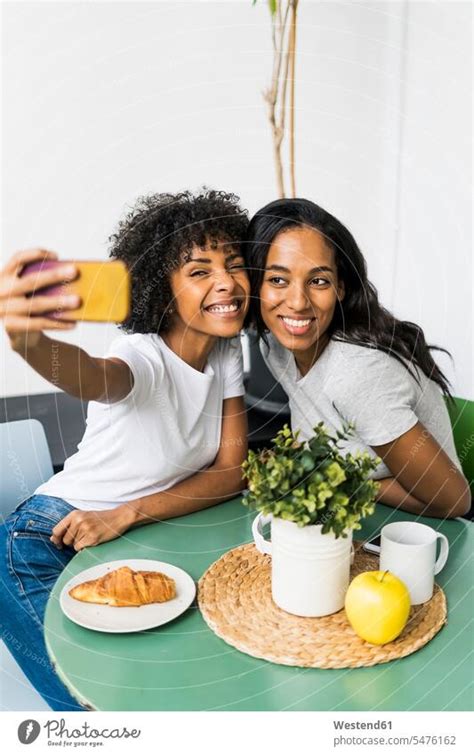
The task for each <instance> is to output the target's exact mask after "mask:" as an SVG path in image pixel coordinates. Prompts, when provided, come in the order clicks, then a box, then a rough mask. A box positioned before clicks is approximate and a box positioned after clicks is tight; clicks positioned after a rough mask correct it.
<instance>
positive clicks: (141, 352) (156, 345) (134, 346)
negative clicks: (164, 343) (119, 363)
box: [107, 333, 163, 365]
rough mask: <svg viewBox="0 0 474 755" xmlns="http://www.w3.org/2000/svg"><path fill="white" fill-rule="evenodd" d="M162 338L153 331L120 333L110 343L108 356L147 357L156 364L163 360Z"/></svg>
mask: <svg viewBox="0 0 474 755" xmlns="http://www.w3.org/2000/svg"><path fill="white" fill-rule="evenodd" d="M160 340H161V339H159V338H158V337H157V336H156V335H154V334H153V333H120V334H119V335H118V336H117V337H116V338H114V340H113V341H112V343H111V344H110V346H109V348H108V350H107V356H118V357H120V355H123V356H128V357H129V358H131V359H133V358H136V359H141V358H146V359H147V360H148V361H149V362H153V364H154V365H156V364H159V363H161V362H162V361H163V354H162V349H161V348H160Z"/></svg>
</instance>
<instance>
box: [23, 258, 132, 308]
mask: <svg viewBox="0 0 474 755" xmlns="http://www.w3.org/2000/svg"><path fill="white" fill-rule="evenodd" d="M64 265H66V266H68V267H69V266H70V267H71V268H74V269H75V270H76V277H75V278H74V279H73V280H71V279H70V278H66V279H63V280H61V279H60V278H59V280H58V282H57V283H56V284H53V285H47V286H42V283H44V277H43V278H42V277H41V276H44V274H45V273H46V272H48V271H50V272H52V271H57V270H59V268H64ZM21 277H22V278H23V277H24V278H25V280H26V279H27V278H31V279H33V278H35V288H34V290H33V291H32V292H31V294H30V296H32V297H36V296H39V297H41V298H42V299H43V300H44V297H51V303H52V304H53V299H54V304H55V306H52V307H51V309H50V311H49V312H48V313H47V316H48V317H50V318H51V319H53V320H62V321H64V320H68V321H71V320H72V321H75V320H84V321H89V322H123V321H124V320H125V319H126V318H127V316H128V313H129V309H130V297H131V283H130V275H129V272H128V270H127V268H126V266H125V264H124V263H123V262H121V261H120V260H114V261H112V262H73V261H68V262H65V261H59V260H54V259H53V260H52V259H43V260H41V261H38V262H31V263H29V264H27V265H26V266H25V267H24V268H23V270H22V272H21ZM38 286H40V287H38ZM73 297H76V298H75V301H76V302H77V304H78V306H76V307H75V308H74V309H71V308H70V307H64V306H61V302H62V301H69V303H71V302H72V301H74V299H73ZM58 302H59V306H58Z"/></svg>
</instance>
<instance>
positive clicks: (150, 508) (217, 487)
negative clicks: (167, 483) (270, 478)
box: [119, 464, 245, 527]
mask: <svg viewBox="0 0 474 755" xmlns="http://www.w3.org/2000/svg"><path fill="white" fill-rule="evenodd" d="M244 487H245V485H244V482H243V478H242V472H241V469H240V467H237V468H235V469H229V467H224V466H222V467H220V466H219V465H217V464H216V465H214V466H212V467H209V468H208V469H205V470H203V471H202V472H198V473H197V474H195V475H192V477H188V478H187V479H185V480H183V481H182V482H179V483H177V484H176V485H173V487H172V488H169V489H168V490H162V491H161V492H159V493H153V494H152V495H148V496H144V497H143V498H137V499H136V500H134V501H129V502H128V503H125V504H122V506H120V507H119V508H120V509H123V514H124V516H125V517H126V518H127V519H128V521H129V526H130V527H134V526H137V525H140V524H148V523H149V522H157V521H161V520H162V519H170V518H171V517H175V516H184V515H185V514H191V513H193V512H194V511H200V510H201V509H206V508H209V507H210V506H214V505H215V504H217V503H221V502H222V501H225V500H228V499H230V498H234V497H235V496H236V495H238V494H239V493H240V491H241V490H243V489H244Z"/></svg>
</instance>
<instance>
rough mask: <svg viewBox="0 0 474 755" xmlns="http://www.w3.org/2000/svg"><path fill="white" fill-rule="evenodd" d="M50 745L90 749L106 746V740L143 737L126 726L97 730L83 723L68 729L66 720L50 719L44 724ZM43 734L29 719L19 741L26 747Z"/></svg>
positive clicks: (23, 727)
mask: <svg viewBox="0 0 474 755" xmlns="http://www.w3.org/2000/svg"><path fill="white" fill-rule="evenodd" d="M43 729H44V730H45V733H46V736H47V739H48V744H51V745H56V746H63V747H68V746H71V745H77V744H81V745H89V746H90V747H99V746H100V745H103V744H104V740H111V739H138V737H139V736H140V735H141V730H140V729H127V727H126V726H121V727H117V728H115V729H112V728H110V729H109V728H105V729H97V728H95V727H93V726H89V724H88V723H83V724H82V725H81V726H80V727H75V728H72V727H71V728H69V729H68V728H67V726H66V721H65V720H64V718H61V719H59V720H58V719H55V718H53V719H50V720H49V721H46V723H45V724H43ZM40 732H41V726H40V724H39V723H38V721H35V720H34V719H32V718H28V719H27V720H26V721H22V722H21V724H20V725H19V727H18V739H19V740H20V742H21V743H22V744H24V745H29V744H31V743H32V742H34V741H35V740H36V739H37V738H38V736H39V734H40Z"/></svg>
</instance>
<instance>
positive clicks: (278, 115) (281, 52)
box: [254, 0, 299, 197]
mask: <svg viewBox="0 0 474 755" xmlns="http://www.w3.org/2000/svg"><path fill="white" fill-rule="evenodd" d="M255 2H256V0H254V4H255ZM298 2H299V0H286V1H284V0H269V2H268V5H269V8H270V15H271V20H272V43H273V69H272V80H271V84H270V87H269V88H268V89H267V90H266V91H264V93H263V96H264V99H265V101H266V103H267V112H268V120H269V122H270V128H271V132H272V140H273V159H274V163H275V172H276V180H277V188H278V194H279V196H280V197H285V196H286V192H285V175H284V168H283V159H282V144H283V140H284V138H285V133H286V113H287V110H288V109H289V111H290V125H289V168H290V185H291V194H292V196H293V197H294V196H296V179H295V58H296V11H297V8H298ZM288 82H289V84H290V86H289V87H288ZM288 98H289V103H288V107H287V100H288Z"/></svg>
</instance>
